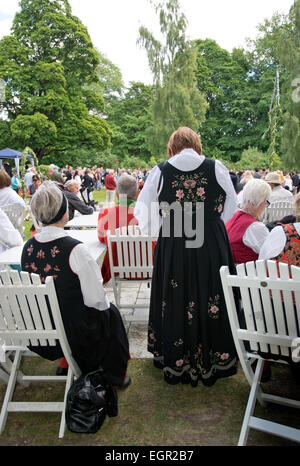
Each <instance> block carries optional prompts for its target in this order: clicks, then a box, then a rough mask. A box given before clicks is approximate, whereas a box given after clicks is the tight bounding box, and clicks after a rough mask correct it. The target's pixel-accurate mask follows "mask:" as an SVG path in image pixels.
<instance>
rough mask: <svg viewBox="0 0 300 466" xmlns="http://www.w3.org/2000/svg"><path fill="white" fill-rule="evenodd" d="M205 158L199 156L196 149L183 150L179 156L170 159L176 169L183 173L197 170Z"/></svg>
mask: <svg viewBox="0 0 300 466" xmlns="http://www.w3.org/2000/svg"><path fill="white" fill-rule="evenodd" d="M204 159H205V156H204V155H199V154H198V153H197V152H196V151H194V149H183V150H182V151H181V152H179V154H176V155H174V156H173V157H171V158H169V159H168V162H169V163H170V164H171V165H173V166H174V167H175V168H178V169H179V170H182V171H190V170H195V169H196V168H197V167H198V166H199V165H201V163H202V162H203V161H204Z"/></svg>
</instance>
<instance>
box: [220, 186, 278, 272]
mask: <svg viewBox="0 0 300 466" xmlns="http://www.w3.org/2000/svg"><path fill="white" fill-rule="evenodd" d="M270 195H271V189H270V186H269V185H268V183H266V182H265V181H263V180H260V179H255V178H254V179H253V180H250V181H248V183H247V184H246V185H245V187H244V189H243V204H242V209H241V210H237V211H236V212H235V214H234V215H233V217H232V218H231V219H230V220H229V221H228V222H227V223H226V230H227V234H228V238H229V241H230V245H231V249H232V252H233V257H234V261H235V263H236V264H242V263H245V262H248V261H255V260H257V259H258V255H259V251H260V248H261V246H262V244H263V243H264V241H265V239H266V237H267V236H268V233H269V230H268V228H267V227H266V226H265V225H264V224H263V222H262V221H261V220H260V218H261V216H262V214H263V212H264V210H265V208H266V207H267V205H268V199H269V197H270Z"/></svg>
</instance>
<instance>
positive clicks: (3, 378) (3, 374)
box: [0, 368, 9, 384]
mask: <svg viewBox="0 0 300 466" xmlns="http://www.w3.org/2000/svg"><path fill="white" fill-rule="evenodd" d="M8 379H9V377H8V375H7V372H5V371H4V370H3V369H1V368H0V380H1V381H2V382H4V383H5V384H7V383H8Z"/></svg>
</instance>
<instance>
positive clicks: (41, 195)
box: [30, 181, 63, 225]
mask: <svg viewBox="0 0 300 466" xmlns="http://www.w3.org/2000/svg"><path fill="white" fill-rule="evenodd" d="M62 200H63V193H62V191H61V190H60V189H59V187H58V186H57V185H56V184H55V183H53V181H44V183H42V184H41V186H40V187H39V189H38V190H37V191H36V192H35V193H34V195H33V196H32V199H31V203H30V207H31V210H32V213H33V215H34V216H35V217H36V218H37V220H38V221H39V222H41V223H42V224H44V225H47V224H49V222H51V220H52V219H53V218H54V217H55V216H56V215H57V213H58V211H59V209H60V207H61V205H62Z"/></svg>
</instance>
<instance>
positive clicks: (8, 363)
mask: <svg viewBox="0 0 300 466" xmlns="http://www.w3.org/2000/svg"><path fill="white" fill-rule="evenodd" d="M51 314H52V317H53V321H54V325H53V324H52V322H51ZM56 340H59V342H60V345H61V348H62V351H63V353H64V356H65V358H66V359H67V361H68V364H69V370H68V374H67V376H53V375H48V376H47V375H24V374H23V373H21V372H20V370H19V367H20V363H21V360H22V357H23V356H26V355H31V356H37V355H36V354H35V353H33V352H30V351H29V350H28V348H27V346H28V345H32V346H37V345H38V344H40V345H43V346H45V345H47V344H48V345H50V346H53V345H55V343H56ZM0 342H1V346H0V363H1V365H2V367H3V368H4V370H2V372H1V373H2V377H3V378H4V379H5V378H6V382H7V388H6V392H5V396H4V400H3V403H2V409H1V414H0V434H1V433H2V432H3V430H4V428H5V424H6V420H7V416H8V413H9V412H19V411H21V412H58V413H61V421H60V429H59V437H60V438H61V437H63V436H64V432H65V406H66V397H67V393H68V390H69V388H70V386H71V384H72V382H73V380H74V378H76V377H78V376H79V375H80V369H79V367H78V366H77V364H76V362H75V361H74V359H73V358H72V355H71V352H70V348H69V344H68V341H67V338H66V335H65V331H64V327H63V323H62V318H61V314H60V309H59V304H58V301H57V296H56V291H55V287H54V282H53V278H52V277H47V279H46V283H45V284H42V283H41V281H40V277H39V276H38V275H35V274H31V275H30V274H28V273H27V272H21V273H19V272H17V271H7V270H5V271H1V272H0ZM38 357H39V356H38ZM5 372H6V373H7V375H8V380H7V377H6V376H5ZM4 381H5V380H4ZM17 381H18V382H20V383H23V384H25V385H26V384H27V385H28V383H30V382H64V383H65V391H64V399H63V401H53V402H52V401H50V402H43V401H34V402H28V401H12V399H13V395H14V391H15V387H16V383H17Z"/></svg>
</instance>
